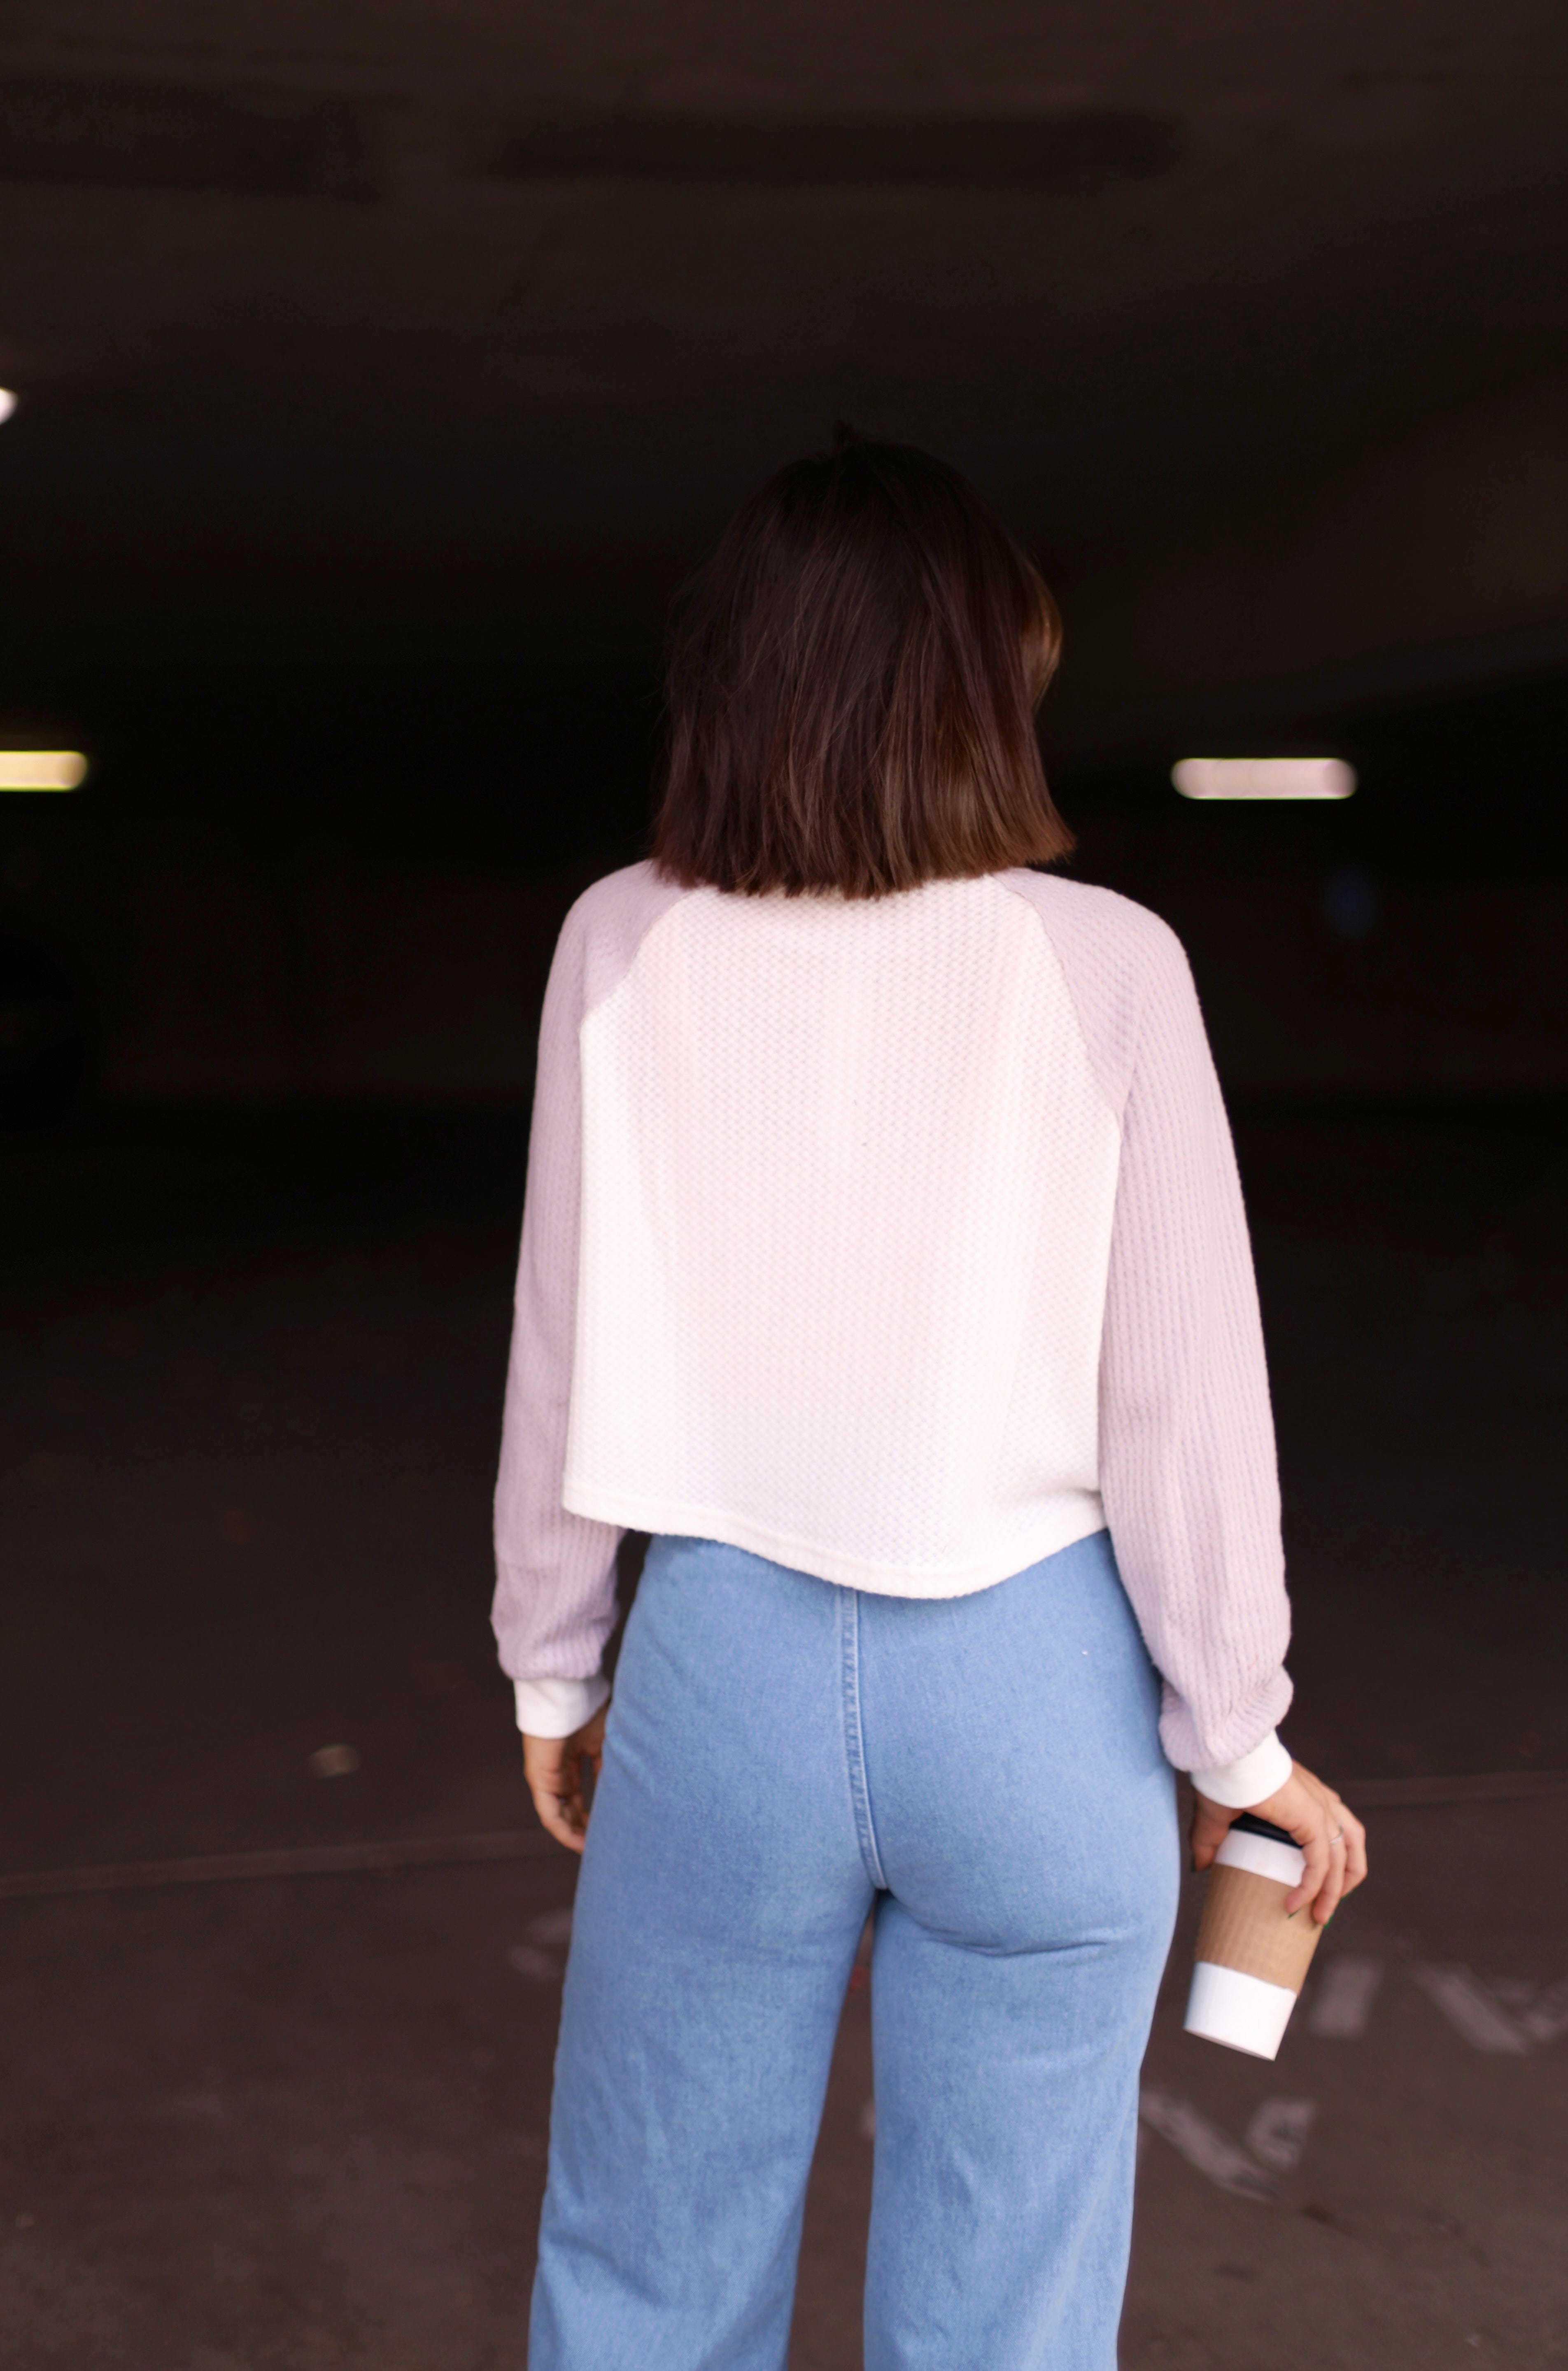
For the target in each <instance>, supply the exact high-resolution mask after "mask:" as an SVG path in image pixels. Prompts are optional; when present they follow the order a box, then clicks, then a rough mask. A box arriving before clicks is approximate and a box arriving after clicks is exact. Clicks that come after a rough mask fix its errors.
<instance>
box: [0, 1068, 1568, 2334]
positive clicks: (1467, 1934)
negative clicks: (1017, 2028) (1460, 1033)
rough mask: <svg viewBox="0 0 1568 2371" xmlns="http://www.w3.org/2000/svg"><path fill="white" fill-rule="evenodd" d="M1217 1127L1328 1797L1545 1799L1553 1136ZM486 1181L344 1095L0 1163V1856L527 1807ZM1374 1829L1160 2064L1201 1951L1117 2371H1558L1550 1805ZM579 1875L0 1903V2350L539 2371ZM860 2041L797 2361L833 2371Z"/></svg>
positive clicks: (544, 1866) (485, 1163)
mask: <svg viewBox="0 0 1568 2371" xmlns="http://www.w3.org/2000/svg"><path fill="white" fill-rule="evenodd" d="M1240 1137H1241V1146H1242V1153H1243V1162H1244V1167H1245V1170H1246V1174H1247V1179H1248V1185H1249V1191H1250V1196H1251V1206H1252V1209H1253V1215H1254V1225H1255V1230H1256V1233H1257V1239H1258V1245H1259V1256H1260V1267H1261V1272H1262V1283H1263V1291H1264V1304H1265V1313H1266V1318H1267V1322H1268V1326H1269V1335H1270V1346H1271V1357H1272V1360H1273V1370H1274V1381H1275V1390H1276V1397H1277V1401H1278V1406H1279V1416H1280V1427H1281V1439H1282V1453H1283V1461H1284V1467H1285V1475H1286V1494H1287V1501H1288V1504H1289V1509H1290V1517H1289V1521H1290V1540H1289V1544H1290V1552H1291V1564H1292V1573H1293V1586H1294V1589H1295V1593H1296V1599H1297V1623H1298V1644H1297V1651H1296V1654H1295V1657H1294V1659H1293V1660H1294V1666H1295V1669H1296V1671H1297V1684H1298V1688H1299V1692H1300V1701H1299V1709H1298V1711H1297V1713H1296V1714H1294V1715H1293V1717H1292V1720H1291V1722H1290V1724H1289V1725H1288V1728H1287V1735H1288V1736H1289V1737H1290V1739H1291V1741H1292V1742H1293V1743H1294V1744H1295V1745H1296V1747H1297V1751H1298V1752H1301V1753H1302V1755H1303V1756H1304V1758H1306V1759H1308V1760H1310V1761H1314V1762H1317V1763H1318V1764H1320V1766H1321V1767H1322V1768H1323V1769H1324V1770H1325V1772H1326V1773H1328V1774H1329V1775H1332V1776H1333V1777H1334V1778H1335V1779H1336V1780H1341V1781H1343V1780H1347V1779H1351V1778H1355V1777H1358V1776H1360V1777H1366V1778H1370V1779H1376V1778H1387V1777H1390V1776H1397V1775H1419V1774H1430V1773H1454V1772H1464V1771H1485V1770H1499V1771H1501V1770H1525V1771H1528V1770H1531V1769H1542V1770H1550V1769H1557V1770H1562V1769H1568V1706H1565V1704H1564V1690H1563V1686H1562V1674H1563V1669H1564V1658H1563V1646H1564V1637H1563V1631H1564V1613H1563V1605H1562V1590H1561V1585H1560V1579H1559V1575H1560V1569H1561V1551H1560V1546H1559V1542H1560V1539H1561V1535H1562V1520H1561V1517H1562V1506H1561V1486H1560V1482H1559V1479H1558V1475H1557V1472H1556V1464H1555V1463H1554V1452H1555V1451H1556V1448H1557V1442H1556V1438H1555V1435H1556V1430H1557V1427H1556V1418H1557V1415H1558V1410H1559V1407H1560V1405H1561V1400H1562V1363H1561V1347H1560V1346H1561V1339H1562V1313H1563V1309H1564V1304H1565V1302H1568V1274H1565V1269H1564V1251H1563V1246H1564V1243H1565V1241H1568V1237H1565V1234H1564V1230H1563V1224H1562V1221H1563V1216H1564V1201H1565V1199H1568V1159H1565V1156H1564V1140H1563V1127H1562V1113H1561V1112H1560V1111H1559V1110H1556V1109H1544V1108H1541V1107H1539V1106H1536V1107H1525V1106H1521V1107H1505V1106H1498V1107H1495V1108H1493V1109H1492V1110H1490V1111H1484V1112H1475V1111H1472V1112H1470V1113H1468V1114H1467V1113H1464V1112H1454V1111H1447V1112H1445V1111H1440V1110H1433V1111H1427V1112H1424V1113H1416V1112H1408V1111H1407V1112H1405V1113H1402V1114H1400V1113H1382V1114H1378V1113H1365V1112H1364V1113H1360V1114H1351V1113H1347V1114H1343V1115H1340V1116H1337V1117H1335V1116H1319V1117H1318V1118H1316V1119H1310V1120H1309V1119H1307V1118H1303V1117H1301V1116H1295V1117H1292V1116H1288V1115H1276V1116H1273V1117H1270V1116H1266V1115H1259V1116H1254V1117H1253V1118H1252V1119H1251V1120H1250V1121H1248V1122H1245V1123H1244V1124H1243V1126H1242V1128H1241V1131H1240ZM521 1156H522V1139H521V1132H520V1130H519V1129H518V1128H516V1126H515V1125H514V1124H513V1123H512V1122H509V1121H501V1120H498V1121H485V1120H482V1119H469V1120H463V1119H457V1118H454V1119H450V1120H447V1121H439V1122H438V1121H426V1122H417V1121H414V1120H410V1119H400V1118H398V1116H396V1115H380V1116H377V1115H375V1114H360V1115H344V1114H339V1115H332V1114H321V1115H317V1116H316V1117H315V1118H309V1117H306V1116H295V1117H294V1118H293V1119H290V1120H287V1121H282V1120H280V1119H278V1118H276V1117H274V1118H272V1119H270V1120H268V1119H262V1120H258V1121H244V1120H240V1119H236V1118H231V1119H229V1120H225V1121H218V1120H216V1119H211V1118H209V1119H202V1118H201V1117H200V1116H183V1117H181V1116H178V1115H166V1116H162V1117H159V1116H145V1117H144V1118H141V1119H138V1120H132V1119H129V1118H126V1119H121V1120H119V1121H108V1120H105V1121H102V1122H98V1123H94V1124H92V1125H90V1126H85V1127H83V1128H78V1129H76V1130H75V1131H70V1132H66V1133H64V1134H61V1135H56V1136H43V1135H35V1136H30V1137H16V1138H13V1139H9V1140H8V1141H6V1142H5V1143H3V1144H0V1194H3V1197H4V1200H5V1207H6V1209H7V1212H8V1213H9V1218H8V1223H7V1231H6V1241H5V1243H4V1245H3V1246H0V1261H3V1262H4V1264H5V1266H6V1270H7V1273H6V1278H5V1307H6V1313H7V1318H6V1328H5V1332H4V1335H3V1336H0V1439H3V1440H4V1442H5V1444H6V1447H5V1464H4V1467H3V1469H0V1574H3V1576H4V1578H3V1580H0V1620H3V1623H4V1639H3V1645H0V1691H3V1693H4V1701H3V1703H0V1802H3V1803H4V1805H5V1816H4V1834H3V1839H0V1874H3V1873H5V1872H10V1871H21V1870H29V1869H32V1870H41V1869H50V1868H75V1867H83V1866H88V1865H98V1864H110V1863H119V1862H125V1861H131V1860H139V1859H146V1858H159V1859H161V1858H167V1857H170V1856H177V1855H182V1854H190V1853H230V1852H238V1851H244V1850H248V1849H252V1848H257V1847H262V1846H271V1845H309V1844H319V1843H330V1842H340V1841H351V1840H360V1839H365V1838H380V1837H394V1836H396V1837H405V1836H419V1835H424V1836H431V1837H436V1836H443V1835H455V1834H467V1833H476V1832H481V1831H487V1830H495V1829H504V1828H513V1827H516V1826H518V1825H519V1824H520V1823H521V1822H523V1821H524V1819H525V1816H526V1815H525V1805H524V1799H523V1796H522V1790H521V1784H520V1775H519V1768H518V1757H517V1750H516V1744H515V1739H514V1736H513V1731H512V1729H511V1726H510V1719H509V1706H508V1703H507V1694H506V1691H505V1689H504V1687H503V1686H502V1683H501V1682H500V1681H499V1679H498V1677H497V1675H496V1673H495V1671H494V1666H493V1662H492V1660H491V1655H490V1641H489V1637H488V1631H487V1628H486V1619H485V1617H486V1607H487V1602H488V1593H489V1578H488V1569H487V1528H488V1500H489V1493H490V1482H491V1476H492V1471H493V1456H494V1446H495V1439H496V1428H497V1421H498V1415H499V1394H500V1382H501V1374H502V1363H503V1360H504V1355H505V1342H506V1328H507V1317H508V1293H509V1283H510V1278H509V1273H508V1271H509V1265H510V1261H511V1257H512V1254H513V1239H514V1232H515V1206H516V1201H517V1197H518V1194H519V1192H520V1180H521ZM334 1743H347V1744H352V1746H353V1747H354V1749H355V1751H356V1752H357V1755H358V1767H357V1768H356V1769H354V1770H352V1771H351V1772H348V1773H346V1774H345V1775H340V1776H337V1777H332V1778H323V1777H320V1776H317V1775H315V1773H314V1772H313V1769H312V1766H311V1761H310V1757H311V1755H312V1753H313V1752H316V1751H317V1749H318V1748H320V1747H323V1746H326V1745H329V1744H334ZM1371 1826H1372V1832H1373V1851H1374V1862H1375V1880H1374V1883H1373V1884H1372V1885H1370V1886H1369V1887H1368V1888H1367V1889H1366V1891H1365V1892H1364V1894H1363V1895H1361V1896H1360V1897H1359V1898H1358V1899H1357V1901H1356V1902H1355V1903H1354V1904H1353V1905H1351V1906H1349V1907H1348V1908H1347V1909H1346V1911H1345V1913H1344V1914H1343V1916H1342V1917H1341V1918H1340V1919H1339V1920H1338V1921H1336V1923H1335V1926H1334V1927H1333V1929H1332V1935H1331V1937H1329V1938H1328V1940H1327V1941H1326V1942H1325V1944H1324V1947H1323V1950H1322V1952H1321V1954H1320V1961H1321V1965H1320V1969H1319V1971H1318V1972H1317V1973H1316V1974H1315V1977H1314V1981H1313V1985H1312V1987H1311V1988H1310V1989H1309V1994H1308V1995H1307V1997H1306V1999H1305V2001H1304V2003H1303V2007H1302V2009H1301V2011H1300V2012H1299V2014H1298V2018H1297V2024H1296V2027H1295V2028H1294V2029H1293V2030H1292V2032H1291V2034H1290V2036H1289V2037H1288V2039H1287V2041H1286V2047H1285V2050H1284V2052H1283V2053H1282V2054H1281V2057H1280V2059H1279V2061H1278V2063H1277V2064H1276V2065H1273V2066H1267V2065H1261V2064H1259V2063H1257V2062H1254V2061H1251V2060H1246V2059H1241V2058H1238V2057H1234V2056H1232V2055H1231V2054H1230V2053H1225V2052H1222V2051H1218V2050H1216V2049H1213V2048H1211V2047H1210V2046H1208V2045H1206V2044H1204V2043H1201V2042H1197V2041H1191V2040H1189V2039H1187V2038H1186V2037H1185V2036H1183V2035H1182V2032H1181V2030H1180V2021H1181V2005H1182V1992H1183V1989H1184V1980H1185V1979H1184V1966H1185V1960H1186V1955H1187V1937H1186V1936H1185V1934H1184V1935H1183V1936H1182V1937H1179V1938H1178V1943H1177V1947H1176V1949H1175V1951H1174V1952H1173V1954H1172V1960H1171V1970H1170V1977H1169V1980H1168V1985H1167V1993H1166V1996H1165V1998H1164V2000H1163V2001H1162V2005H1161V2009H1160V2014H1159V2020H1158V2023H1157V2029H1156V2033H1155V2038H1154V2041H1153V2044H1152V2047H1151V2050H1150V2053H1149V2061H1148V2065H1147V2092H1146V2122H1147V2130H1146V2138H1145V2145H1144V2152H1143V2157H1142V2160H1141V2169H1140V2192H1139V2211H1138V2220H1137V2235H1136V2256H1135V2268H1134V2276H1133V2282H1132V2287H1131V2292H1130V2295H1129V2301H1128V2309H1127V2320H1126V2328H1125V2335H1124V2365H1126V2366H1127V2371H1146V2366H1147V2371H1157V2366H1158V2371H1166V2366H1171V2367H1172V2371H1198V2366H1205V2371H1208V2366H1214V2367H1215V2371H1254V2366H1256V2371H1279V2366H1285V2371H1318V2366H1323V2371H1328V2366H1333V2367H1334V2371H1341V2367H1342V2366H1343V2371H1363V2366H1368V2365H1378V2366H1383V2365H1388V2366H1392V2371H1426V2366H1428V2365H1432V2366H1436V2365H1448V2364H1470V2363H1486V2362H1496V2363H1499V2364H1510V2365H1519V2366H1528V2371H1545V2366H1548V2365H1568V2261H1565V2259H1568V2250H1563V2248H1562V2228H1563V2214H1564V2209H1565V2206H1568V2164H1565V2156H1568V2151H1565V2148H1564V2136H1565V2135H1568V2098H1565V2097H1564V2092H1565V2088H1568V2071H1565V2070H1568V1992H1565V1991H1564V1989H1563V1980H1564V1979H1568V1911H1565V1910H1564V1907H1563V1899H1562V1884H1561V1871H1562V1867H1563V1858H1564V1847H1565V1845H1568V1796H1558V1797H1552V1796H1544V1797H1542V1798H1539V1799H1535V1800H1508V1801H1499V1802H1493V1803H1488V1804H1478V1805H1470V1806H1447V1807H1435V1808H1428V1809H1400V1810H1380V1811H1378V1813H1376V1814H1375V1815H1374V1817H1373V1818H1372V1821H1371ZM572 1877H573V1866H572V1864H571V1863H570V1862H569V1861H568V1860H567V1859H566V1858H565V1856H559V1857H555V1856H552V1857H540V1858H536V1859H533V1860H527V1861H521V1862H517V1863H510V1864H499V1865H494V1866H489V1867H467V1868H464V1867H453V1868H429V1869H424V1870H419V1871H405V1872H403V1873H401V1874H398V1875H392V1876H382V1875H353V1876H338V1877H320V1876H316V1877H307V1878H295V1879H287V1880H270V1881H267V1882H248V1883H243V1884H214V1885H206V1886H202V1887H191V1888H180V1889H165V1890H159V1891H128V1892H117V1893H100V1894H89V1895H82V1896H75V1897H70V1898H63V1899H39V1900H17V1901H11V1902H0V1937H3V1938H4V1940H3V1943H0V2037H3V2040H0V2051H3V2052H4V2053H5V2059H6V2079H5V2083H4V2088H3V2093H0V2361H3V2362H4V2364H5V2365H6V2371H99V2366H103V2371H110V2366H121V2365H123V2366H126V2371H274V2366H276V2371H317V2366H321V2371H362V2366H363V2371H372V2366H374V2371H447V2366H454V2371H455V2367H456V2366H462V2371H489V2366H491V2365H494V2366H498V2371H499V2366H502V2365H506V2366H517V2365H520V2364H521V2362H522V2360H523V2351H524V2350H523V2338H522V2331H523V2322H524V2317H525V2300H526V2290H527V2281H528V2274H529V2267H530V2261H531V2252H532V2244H533V2231H534V2225H535V2220H536V2213H537V2206H538V2199H539V2192H540V2188H541V2184H542V2179H543V2166H544V2147H545V2128H546V2112H547V2103H548V2065H549V2056H550V2050H551V2045H552V2039H553V2025H554V2018H555V2014H556V2006H557V1999H558V1986H559V1962H560V1960H561V1957H562V1954H563V1950H564V1935H563V1914H564V1913H565V1912H566V1911H567V1910H568V1908H569V1905H570V1901H571V1885H572ZM1195 1892H1196V1889H1195V1887H1193V1888H1189V1893H1190V1894H1191V1895H1195ZM1193 1914H1194V1902H1193V1900H1192V1899H1189V1901H1188V1903H1187V1905H1186V1913H1185V1915H1186V1918H1187V1920H1188V1922H1189V1924H1190V1923H1191V1921H1192V1918H1193ZM1336 1961H1343V1962H1344V1963H1346V1965H1345V1967H1344V1968H1343V1970H1342V1972H1341V1974H1340V1975H1339V1976H1338V1977H1336V1976H1335V1974H1334V1964H1335V1962H1336ZM1374 1987H1375V1989H1373V1988H1374ZM1336 2013H1337V2021H1338V2022H1339V2024H1340V2025H1341V2026H1342V2028H1343V2027H1347V2026H1348V2027H1352V2028H1354V2027H1355V2026H1356V2025H1357V2022H1358V2018H1359V2023H1360V2030H1359V2031H1341V2032H1340V2033H1339V2034H1337V2035H1336V2034H1334V2033H1332V2032H1331V2031H1328V2030H1314V2027H1315V2026H1316V2027H1319V2028H1322V2027H1325V2026H1332V2025H1333V2024H1334V2022H1335V2021H1336ZM869 2019H870V1995H869V1992H868V1991H867V1990H866V1989H863V1988H857V1989H853V1990H851V1992H850V1994H849V1995H848V1997H847V2003H846V2009H845V2018H844V2025H843V2030H842V2034H841V2038H840V2043H839V2050H838V2057H837V2062H836V2071H835V2077H834V2084H833V2089H832V2093H831V2096H830V2099H829V2103H828V2109H827V2114H826V2119H825V2122H824V2136H823V2144H822V2146H821V2149H820V2151H819V2155H818V2162H817V2166H816V2169H815V2174H814V2177H813V2192H812V2198H811V2202H810V2207H809V2212H808V2222H807V2236H806V2243H805V2249H804V2252H803V2258H802V2265H801V2291H800V2303H799V2309H798V2315H797V2325H796V2338H795V2345H794V2349H793V2354H792V2361H793V2363H794V2365H795V2366H796V2371H850V2366H852V2365H857V2364H858V2363H859V2335H858V2317H859V2305H858V2280H859V2260H860V2252H861V2248H862V2244H863V2229H864V2219H865V2209H866V2202H867V2198H868V2195H869V2182H870V2158H871V2143H870V2138H869V2137H868V2130H867V2127H868V2122H869V2118H868V2110H869V2104H870V2076H869V2036H870V2024H869ZM1281 2102H1285V2103H1295V2105H1294V2106H1292V2105H1288V2104H1287V2105H1286V2106H1281V2105H1280V2103H1281ZM1301 2103H1310V2109H1311V2113H1310V2116H1309V2115H1308V2114H1307V2111H1306V2109H1305V2108H1304V2107H1303V2106H1302V2104H1301ZM955 2371H957V2366H955Z"/></svg>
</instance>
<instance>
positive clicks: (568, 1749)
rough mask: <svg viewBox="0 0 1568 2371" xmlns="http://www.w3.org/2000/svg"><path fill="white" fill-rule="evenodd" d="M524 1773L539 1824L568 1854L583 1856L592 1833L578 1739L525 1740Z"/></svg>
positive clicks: (530, 1738) (548, 1738)
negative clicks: (587, 1838) (584, 1838)
mask: <svg viewBox="0 0 1568 2371" xmlns="http://www.w3.org/2000/svg"><path fill="white" fill-rule="evenodd" d="M523 1771H524V1775H525V1777H526V1779H527V1781H528V1792H529V1793H530V1795H531V1796H532V1797H533V1798H534V1809H535V1810H536V1811H537V1813H538V1815H539V1824H540V1826H541V1827H542V1828H543V1829H544V1830H545V1832H546V1833H547V1834H548V1835H552V1836H553V1837H554V1838H555V1840H556V1842H557V1844H559V1845H565V1846H566V1848H567V1850H568V1852H574V1853H580V1852H581V1851H582V1840H583V1837H584V1836H585V1835H586V1834H587V1833H588V1807H587V1805H586V1804H585V1803H584V1801H583V1799H582V1751H581V1748H580V1746H579V1743H578V1741H577V1739H576V1738H571V1737H525V1738H524V1740H523Z"/></svg>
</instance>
